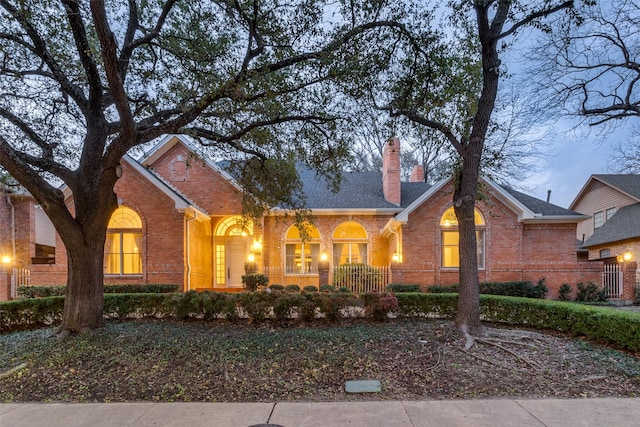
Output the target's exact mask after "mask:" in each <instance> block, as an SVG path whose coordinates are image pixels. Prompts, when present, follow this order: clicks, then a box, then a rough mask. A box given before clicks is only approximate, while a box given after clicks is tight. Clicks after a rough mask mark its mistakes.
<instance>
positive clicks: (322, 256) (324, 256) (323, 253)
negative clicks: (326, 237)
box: [320, 252, 329, 262]
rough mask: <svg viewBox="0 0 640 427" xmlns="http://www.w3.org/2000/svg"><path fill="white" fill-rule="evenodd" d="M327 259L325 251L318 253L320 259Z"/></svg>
mask: <svg viewBox="0 0 640 427" xmlns="http://www.w3.org/2000/svg"><path fill="white" fill-rule="evenodd" d="M327 259H329V257H328V256H327V253H326V252H322V254H321V255H320V261H323V262H324V261H326V260H327Z"/></svg>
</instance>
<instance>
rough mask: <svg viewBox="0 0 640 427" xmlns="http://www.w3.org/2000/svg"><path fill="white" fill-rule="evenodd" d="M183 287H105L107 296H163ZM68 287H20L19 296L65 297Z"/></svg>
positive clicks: (113, 285)
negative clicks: (149, 294)
mask: <svg viewBox="0 0 640 427" xmlns="http://www.w3.org/2000/svg"><path fill="white" fill-rule="evenodd" d="M181 290H182V286H181V285H176V284H144V285H139V284H109V285H104V293H105V294H142V293H144V294H146V293H151V294H163V293H173V292H180V291H181ZM66 291H67V287H66V286H18V296H19V297H21V298H43V297H50V296H64V295H65V293H66Z"/></svg>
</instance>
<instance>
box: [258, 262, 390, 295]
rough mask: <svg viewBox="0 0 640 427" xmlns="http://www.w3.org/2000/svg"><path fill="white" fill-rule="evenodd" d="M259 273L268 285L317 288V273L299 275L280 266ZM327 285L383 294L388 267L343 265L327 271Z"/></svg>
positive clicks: (263, 268)
mask: <svg viewBox="0 0 640 427" xmlns="http://www.w3.org/2000/svg"><path fill="white" fill-rule="evenodd" d="M260 272H261V273H263V274H265V275H267V276H268V277H269V284H270V285H273V284H278V285H283V286H286V285H292V284H294V285H298V286H300V288H304V287H305V286H309V285H312V286H319V280H320V276H319V274H318V272H317V271H314V272H310V273H306V274H301V273H298V272H290V271H286V269H285V268H284V267H282V266H264V267H262V269H260ZM328 279H329V280H328V282H329V284H332V285H334V286H335V287H336V288H343V287H344V288H348V289H349V290H351V292H354V293H364V292H383V291H384V290H385V288H386V286H387V284H388V283H389V267H387V266H384V267H374V266H370V265H364V264H344V265H340V266H337V267H334V268H333V269H331V270H329V277H328Z"/></svg>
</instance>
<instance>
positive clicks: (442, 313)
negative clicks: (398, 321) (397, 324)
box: [396, 292, 458, 319]
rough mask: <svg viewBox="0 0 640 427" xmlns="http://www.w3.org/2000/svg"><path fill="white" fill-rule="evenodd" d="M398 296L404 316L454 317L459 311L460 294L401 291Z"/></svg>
mask: <svg viewBox="0 0 640 427" xmlns="http://www.w3.org/2000/svg"><path fill="white" fill-rule="evenodd" d="M396 298H397V299H398V304H399V306H400V312H401V314H402V315H404V316H419V317H420V316H427V315H430V316H434V317H444V318H447V319H452V318H453V317H454V316H455V314H456V312H457V303H458V295H457V294H453V293H448V294H447V293H442V292H440V293H401V294H397V295H396Z"/></svg>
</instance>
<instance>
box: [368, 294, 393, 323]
mask: <svg viewBox="0 0 640 427" xmlns="http://www.w3.org/2000/svg"><path fill="white" fill-rule="evenodd" d="M360 299H361V300H362V303H363V304H364V312H365V315H366V316H367V317H368V318H370V319H373V320H376V321H382V320H385V319H387V318H388V317H389V314H390V313H395V312H397V311H399V309H400V306H399V305H398V298H396V296H395V295H394V294H393V292H386V293H375V292H371V293H366V294H360Z"/></svg>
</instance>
